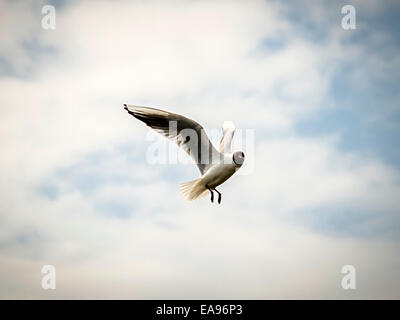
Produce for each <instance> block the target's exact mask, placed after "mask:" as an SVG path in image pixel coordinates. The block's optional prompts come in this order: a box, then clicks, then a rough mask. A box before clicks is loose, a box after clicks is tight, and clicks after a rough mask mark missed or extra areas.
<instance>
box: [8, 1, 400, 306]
mask: <svg viewBox="0 0 400 320" xmlns="http://www.w3.org/2000/svg"><path fill="white" fill-rule="evenodd" d="M45 4H47V2H45V1H42V2H40V1H38V2H34V3H27V2H22V1H2V2H0V6H1V9H0V12H1V13H0V15H1V19H0V24H1V28H0V30H1V31H0V87H1V90H0V115H1V119H2V125H1V126H0V147H1V149H2V150H3V156H2V157H0V192H1V194H2V201H1V203H0V221H1V223H0V229H1V232H0V288H1V289H0V297H2V298H146V299H148V298H160V299H161V298H170V299H173V298H222V299H229V298H257V299H265V298H399V294H400V282H399V280H398V279H400V277H398V264H399V262H400V257H399V255H398V252H399V249H400V248H399V233H398V230H399V227H400V217H399V209H400V206H399V202H398V200H397V199H399V196H400V173H399V166H398V164H399V163H398V158H396V155H398V152H399V150H400V149H399V145H398V142H397V141H396V134H397V133H398V112H399V108H398V107H399V105H398V101H399V100H398V98H399V97H398V92H397V90H396V84H397V83H398V80H399V79H398V78H399V71H400V70H399V68H400V64H399V60H398V58H397V55H396V54H395V53H396V52H397V51H398V47H399V41H398V39H399V37H398V28H394V29H391V28H389V27H388V26H386V25H384V24H383V25H379V24H378V23H377V20H379V21H381V20H382V18H384V17H386V16H388V17H389V18H388V19H390V14H389V11H390V10H393V9H394V8H395V7H396V5H394V4H391V5H390V7H389V9H383V8H382V6H380V5H379V4H378V2H374V1H366V2H362V3H359V2H354V3H353V5H354V6H355V7H356V9H357V13H358V18H357V24H358V26H357V29H356V30H354V31H345V30H343V29H342V28H341V27H340V20H341V17H342V15H341V13H340V8H341V5H340V3H335V4H331V3H329V4H326V5H322V4H319V5H316V4H315V3H314V2H308V1H304V2H301V3H300V4H297V3H296V4H285V3H278V2H275V1H271V2H264V1H254V2H251V3H245V2H240V1H230V2H225V1H215V2H208V1H198V2H197V1H196V2H178V1H176V2H175V1H171V2H168V3H166V2H160V1H150V2H145V3H144V2H135V1H118V2H111V1H98V2H96V3H95V4H93V3H92V2H90V1H72V2H54V5H55V7H56V12H57V28H56V30H54V31H51V30H43V29H42V28H41V24H40V21H41V18H42V15H41V6H42V5H45ZM344 4H345V3H343V5H344ZM346 4H347V3H346ZM376 16H377V17H376ZM397 24H398V23H396V26H397ZM123 103H135V104H141V105H149V106H159V107H162V108H166V109H168V110H171V111H174V112H178V113H182V114H184V115H186V116H189V117H193V118H194V119H196V120H198V121H199V122H200V123H201V124H203V125H204V126H205V127H206V128H210V129H212V128H220V126H221V124H222V122H223V121H224V120H232V121H234V122H235V124H236V126H237V127H238V128H241V129H246V128H248V129H252V130H254V132H255V150H254V154H247V153H246V156H247V158H248V157H249V156H250V157H254V168H252V171H251V172H249V173H250V174H246V175H237V176H234V177H233V178H232V179H231V180H230V181H229V183H227V184H226V185H223V186H222V188H221V191H222V192H223V197H224V199H223V203H222V205H221V206H215V205H210V203H209V201H208V200H207V199H204V201H198V202H196V203H186V202H184V201H183V199H182V198H181V196H180V194H179V192H178V185H179V183H180V182H183V181H187V180H190V179H193V178H194V177H195V176H196V175H197V171H196V168H195V166H193V165H184V166H182V165H173V164H172V165H151V164H149V163H147V162H146V158H145V153H146V150H147V147H148V145H149V144H150V143H151V142H149V141H148V140H146V135H147V132H148V128H146V127H144V126H143V125H141V123H136V122H135V121H134V119H132V118H131V117H129V116H127V114H126V113H125V112H124V111H123V109H122V104H123ZM44 264H53V265H55V267H56V270H57V281H58V282H57V289H56V290H55V291H54V292H49V291H44V290H43V289H42V288H41V287H40V279H41V273H40V270H41V267H42V266H43V265H44ZM346 264H352V265H354V266H355V267H356V269H357V272H358V280H357V281H358V282H357V283H358V288H357V290H356V291H354V292H349V291H345V290H343V289H342V288H341V287H340V281H341V276H342V275H341V274H340V270H341V267H342V266H343V265H346Z"/></svg>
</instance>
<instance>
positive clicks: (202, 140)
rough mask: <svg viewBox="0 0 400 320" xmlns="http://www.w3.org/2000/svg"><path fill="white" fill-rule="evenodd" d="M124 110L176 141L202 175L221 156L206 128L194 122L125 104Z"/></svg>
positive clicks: (174, 114)
mask: <svg viewBox="0 0 400 320" xmlns="http://www.w3.org/2000/svg"><path fill="white" fill-rule="evenodd" d="M124 109H125V110H127V111H128V113H129V114H131V115H132V116H134V117H135V118H137V119H139V120H140V121H143V122H144V123H145V124H146V125H148V126H149V127H151V128H152V129H154V130H156V131H157V132H159V133H161V134H162V135H164V136H165V137H167V138H169V139H170V140H173V141H175V142H176V144H177V145H178V146H179V147H181V148H182V149H183V150H185V152H186V153H187V154H188V155H189V156H191V157H192V159H193V160H194V161H195V162H196V164H197V167H198V168H199V170H200V173H201V174H202V175H203V174H204V173H205V172H206V171H207V170H208V169H209V167H210V166H211V165H212V164H213V163H214V162H216V161H217V159H219V158H220V156H221V155H220V153H219V152H218V151H217V150H216V149H215V148H214V146H213V145H212V143H211V141H210V140H209V138H208V136H207V134H206V133H205V131H204V128H203V127H202V126H201V125H200V124H198V123H197V122H196V121H194V120H191V119H189V118H186V117H184V116H182V115H179V114H176V113H172V112H168V111H163V110H159V109H155V108H150V107H142V106H134V105H127V104H124Z"/></svg>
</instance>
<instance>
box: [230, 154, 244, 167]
mask: <svg viewBox="0 0 400 320" xmlns="http://www.w3.org/2000/svg"><path fill="white" fill-rule="evenodd" d="M232 157H233V162H234V163H235V165H236V166H237V167H241V166H242V164H243V162H244V153H243V152H242V151H236V152H235V153H234V154H233V156H232Z"/></svg>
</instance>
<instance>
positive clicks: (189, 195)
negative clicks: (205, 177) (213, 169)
mask: <svg viewBox="0 0 400 320" xmlns="http://www.w3.org/2000/svg"><path fill="white" fill-rule="evenodd" d="M179 190H180V191H181V193H182V195H183V196H184V197H185V199H186V200H189V201H192V200H196V199H198V198H201V197H204V196H205V195H206V194H207V191H208V190H207V188H206V187H205V185H204V184H203V183H201V178H199V179H196V180H192V181H188V182H184V183H181V184H180V186H179Z"/></svg>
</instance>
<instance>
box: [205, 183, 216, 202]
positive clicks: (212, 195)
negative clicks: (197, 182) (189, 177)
mask: <svg viewBox="0 0 400 320" xmlns="http://www.w3.org/2000/svg"><path fill="white" fill-rule="evenodd" d="M206 188H207V189H208V190H210V192H211V202H214V192H213V191H212V190H211V188H210V187H209V186H207V185H206Z"/></svg>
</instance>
